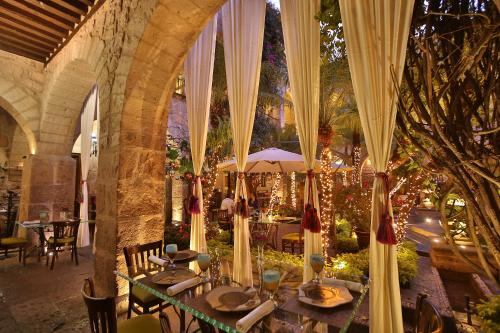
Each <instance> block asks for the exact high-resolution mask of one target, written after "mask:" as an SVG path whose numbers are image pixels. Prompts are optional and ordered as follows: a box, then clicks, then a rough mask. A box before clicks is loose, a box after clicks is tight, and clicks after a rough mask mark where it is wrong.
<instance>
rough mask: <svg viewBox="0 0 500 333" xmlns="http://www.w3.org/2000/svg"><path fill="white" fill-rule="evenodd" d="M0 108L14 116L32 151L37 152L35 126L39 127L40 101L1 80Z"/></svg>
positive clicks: (32, 152)
mask: <svg viewBox="0 0 500 333" xmlns="http://www.w3.org/2000/svg"><path fill="white" fill-rule="evenodd" d="M14 105H16V106H18V107H20V109H18V108H16V107H15V106H14ZM0 108H2V109H4V110H5V111H6V112H7V113H8V114H10V115H11V116H12V118H14V120H15V121H16V122H17V124H18V125H19V127H20V128H21V129H22V131H23V133H24V134H25V135H26V139H27V140H28V147H29V151H30V153H31V154H36V152H37V141H36V136H35V132H34V131H33V128H38V102H37V101H36V100H35V99H34V98H33V97H31V96H29V95H28V94H26V93H25V92H24V91H23V90H22V89H20V88H17V87H16V86H15V85H13V84H11V83H9V82H7V81H5V80H0Z"/></svg>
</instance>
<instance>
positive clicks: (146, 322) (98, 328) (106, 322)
mask: <svg viewBox="0 0 500 333" xmlns="http://www.w3.org/2000/svg"><path fill="white" fill-rule="evenodd" d="M82 296H83V300H84V301H85V305H86V306H87V310H88V313H89V322H90V331H91V332H92V333H132V332H141V333H162V326H161V324H160V321H159V320H158V319H156V318H155V317H153V316H152V315H150V314H146V315H142V316H137V317H134V318H132V319H127V320H123V321H119V322H117V320H116V304H115V299H114V297H106V298H98V297H95V292H94V286H93V283H92V279H90V278H89V279H85V283H84V285H83V287H82ZM167 321H168V318H167ZM163 333H171V331H165V332H163Z"/></svg>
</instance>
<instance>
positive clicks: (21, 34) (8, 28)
mask: <svg viewBox="0 0 500 333" xmlns="http://www.w3.org/2000/svg"><path fill="white" fill-rule="evenodd" d="M0 30H3V31H5V32H8V33H9V34H13V35H15V36H19V37H21V38H25V39H29V40H31V41H33V42H35V43H39V44H42V45H45V46H48V47H50V48H52V49H54V48H56V47H57V45H58V44H59V43H58V42H57V41H51V40H48V39H45V38H43V37H40V36H34V35H32V34H28V33H26V32H25V31H22V30H20V29H16V28H14V27H12V26H9V25H7V24H1V25H0Z"/></svg>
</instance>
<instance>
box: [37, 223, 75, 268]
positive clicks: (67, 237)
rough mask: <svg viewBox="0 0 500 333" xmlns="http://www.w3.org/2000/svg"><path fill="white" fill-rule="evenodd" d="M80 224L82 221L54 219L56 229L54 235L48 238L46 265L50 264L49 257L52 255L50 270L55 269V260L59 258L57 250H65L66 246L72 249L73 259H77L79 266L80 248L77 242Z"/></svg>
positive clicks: (53, 225)
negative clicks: (78, 248)
mask: <svg viewBox="0 0 500 333" xmlns="http://www.w3.org/2000/svg"><path fill="white" fill-rule="evenodd" d="M79 226H80V221H54V222H52V228H53V230H54V235H53V236H52V237H50V238H49V239H47V249H48V255H47V259H46V262H45V265H48V264H49V257H50V256H52V259H51V263H50V270H53V269H54V261H55V259H56V258H57V256H58V255H57V252H59V251H61V250H63V249H64V248H66V247H69V248H70V251H71V261H73V258H74V259H75V264H76V265H77V266H78V250H77V247H76V242H77V239H78V227H79Z"/></svg>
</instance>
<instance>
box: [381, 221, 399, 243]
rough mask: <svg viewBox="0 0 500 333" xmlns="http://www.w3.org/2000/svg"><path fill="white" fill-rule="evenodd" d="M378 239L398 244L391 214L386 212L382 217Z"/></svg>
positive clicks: (382, 241)
mask: <svg viewBox="0 0 500 333" xmlns="http://www.w3.org/2000/svg"><path fill="white" fill-rule="evenodd" d="M377 241H379V242H380V243H382V244H388V245H396V244H397V240H396V234H395V233H394V228H393V226H392V217H391V215H389V214H387V213H384V214H383V215H382V217H381V219H380V224H379V225H378V230H377Z"/></svg>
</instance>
